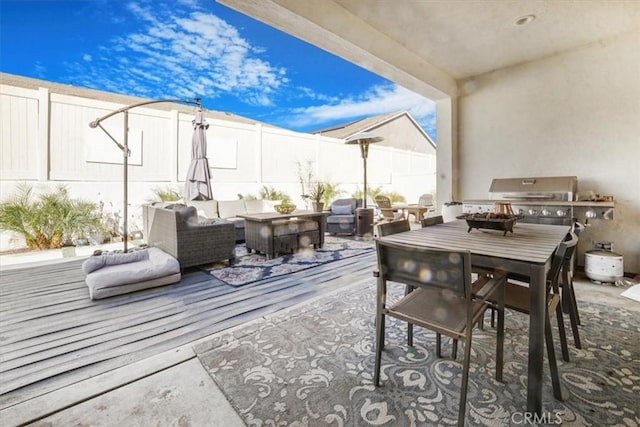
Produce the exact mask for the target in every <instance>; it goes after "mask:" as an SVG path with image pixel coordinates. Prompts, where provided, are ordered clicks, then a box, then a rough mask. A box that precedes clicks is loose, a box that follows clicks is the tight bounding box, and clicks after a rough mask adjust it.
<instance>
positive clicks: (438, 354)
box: [436, 333, 442, 359]
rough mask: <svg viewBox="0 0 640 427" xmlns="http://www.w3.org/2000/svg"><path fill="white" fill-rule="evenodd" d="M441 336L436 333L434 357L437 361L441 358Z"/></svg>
mask: <svg viewBox="0 0 640 427" xmlns="http://www.w3.org/2000/svg"><path fill="white" fill-rule="evenodd" d="M441 349H442V335H440V334H439V333H436V357H437V358H438V359H439V358H441V357H442V351H441Z"/></svg>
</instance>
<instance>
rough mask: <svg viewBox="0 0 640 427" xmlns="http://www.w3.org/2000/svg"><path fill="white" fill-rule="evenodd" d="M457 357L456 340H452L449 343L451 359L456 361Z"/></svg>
mask: <svg viewBox="0 0 640 427" xmlns="http://www.w3.org/2000/svg"><path fill="white" fill-rule="evenodd" d="M457 357H458V340H453V342H452V343H451V358H452V359H453V360H456V358H457Z"/></svg>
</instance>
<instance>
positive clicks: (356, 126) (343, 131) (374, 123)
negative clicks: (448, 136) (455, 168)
mask: <svg viewBox="0 0 640 427" xmlns="http://www.w3.org/2000/svg"><path fill="white" fill-rule="evenodd" d="M402 116H406V117H407V118H408V119H409V120H410V121H411V122H412V123H413V124H414V126H415V127H416V128H417V129H418V130H419V131H420V133H421V134H422V135H423V136H424V137H425V138H426V140H427V141H429V143H430V144H431V145H432V146H433V147H434V148H435V146H436V144H435V142H433V140H432V139H431V138H430V137H429V134H427V133H426V132H425V131H424V129H422V126H420V125H419V124H418V122H416V120H415V119H414V118H413V116H411V114H409V112H408V111H396V112H393V113H387V114H381V115H379V116H372V117H365V118H364V119H360V120H356V121H353V122H347V123H342V124H338V125H334V126H331V127H328V128H324V129H319V130H316V131H313V132H310V133H313V134H319V135H322V136H329V137H331V138H337V139H346V138H348V137H350V136H351V135H355V134H357V133H360V132H367V131H371V130H373V129H376V128H379V127H380V126H382V125H384V124H385V123H389V122H391V121H393V120H396V119H398V118H399V117H402Z"/></svg>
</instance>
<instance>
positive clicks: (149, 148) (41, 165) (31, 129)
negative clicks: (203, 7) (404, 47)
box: [0, 85, 436, 250]
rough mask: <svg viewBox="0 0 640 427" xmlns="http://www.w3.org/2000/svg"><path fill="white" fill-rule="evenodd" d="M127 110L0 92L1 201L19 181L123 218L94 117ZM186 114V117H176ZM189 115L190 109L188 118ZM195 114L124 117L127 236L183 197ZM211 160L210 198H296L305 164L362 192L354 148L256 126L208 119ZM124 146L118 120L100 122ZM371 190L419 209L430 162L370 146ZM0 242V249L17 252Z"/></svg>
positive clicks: (119, 176) (114, 162)
mask: <svg viewBox="0 0 640 427" xmlns="http://www.w3.org/2000/svg"><path fill="white" fill-rule="evenodd" d="M122 107H124V105H121V104H116V103H113V102H108V101H103V100H97V99H90V98H84V97H79V96H70V95H66V94H58V93H53V92H51V91H50V90H49V89H47V88H38V89H25V88H21V87H16V86H9V85H0V129H1V130H0V191H1V193H0V194H1V198H2V200H4V199H6V198H7V197H8V196H9V195H11V194H12V193H13V191H14V189H15V185H16V184H17V183H19V182H28V183H31V184H33V186H34V188H35V190H36V191H47V190H49V189H51V188H53V187H54V186H55V185H57V184H65V185H67V186H68V187H69V189H70V190H71V195H72V196H73V197H80V198H84V199H88V200H92V201H96V202H103V203H104V204H105V207H106V208H105V209H111V210H112V211H113V212H114V213H118V212H121V210H122V203H123V202H122V201H123V185H122V182H123V165H122V153H121V151H120V150H119V148H118V147H117V146H116V145H115V144H114V143H113V141H111V140H110V139H109V138H108V137H107V136H106V135H105V133H104V132H103V131H102V130H101V129H99V128H95V129H94V128H90V127H89V122H91V121H92V120H95V118H96V117H101V116H104V115H105V114H107V113H109V112H111V111H114V110H117V109H119V108H122ZM182 110H183V111H184V109H182ZM193 112H194V113H195V110H194V111H193ZM192 119H193V113H185V112H181V111H178V110H171V111H164V110H161V109H154V108H151V107H139V108H135V109H132V110H130V111H129V135H128V141H129V148H130V149H131V156H130V157H129V170H128V172H129V186H128V189H129V196H128V198H129V204H130V208H129V213H130V215H131V218H130V221H129V223H130V224H129V229H130V230H135V229H136V226H138V225H140V223H141V221H140V215H141V210H140V209H139V208H140V206H141V205H142V204H144V203H146V202H147V201H148V200H150V199H151V198H152V197H153V194H154V192H153V190H154V189H157V188H161V189H167V188H172V189H176V190H180V191H181V190H182V188H183V186H184V177H185V176H186V173H187V168H188V166H189V162H190V160H191V137H192V133H193V130H192V126H191V120H192ZM208 122H209V124H210V126H209V130H208V132H207V140H208V157H209V161H210V166H211V174H212V187H213V194H214V198H216V199H219V200H229V199H236V198H237V197H238V195H239V194H241V195H248V194H251V195H255V196H257V195H258V194H259V191H260V189H261V188H262V186H264V185H266V186H270V187H273V188H275V189H277V190H279V191H284V192H285V193H287V194H288V195H289V196H290V197H291V198H292V200H293V202H294V203H295V204H298V205H300V206H304V201H303V200H302V198H301V197H300V195H301V188H300V183H299V177H298V164H302V165H306V164H311V165H312V167H313V168H314V174H315V176H316V177H317V178H318V179H322V180H328V181H331V182H333V183H338V184H340V188H341V189H342V190H343V191H344V194H343V197H349V196H351V195H352V193H353V192H354V191H355V190H357V189H358V188H360V189H361V188H362V180H363V169H362V168H363V165H362V159H361V157H360V150H359V149H358V147H357V146H351V145H349V146H347V145H344V144H343V142H342V141H341V140H337V139H334V138H328V137H322V136H318V135H311V134H305V133H298V132H293V131H289V130H285V129H280V128H273V127H270V126H266V125H261V124H246V123H239V122H235V121H227V120H220V119H216V118H208ZM102 125H103V126H104V127H105V129H107V130H108V131H109V133H110V134H111V135H113V136H114V137H115V139H116V140H117V141H118V142H120V143H122V139H123V134H124V130H123V126H124V124H123V115H122V114H119V115H115V116H113V117H111V118H109V119H107V120H104V121H103V122H102ZM367 165H368V184H369V186H382V187H383V188H384V189H385V190H388V191H395V192H398V193H400V194H402V195H404V196H405V197H406V198H407V201H408V202H410V203H415V202H417V200H418V197H419V196H420V194H422V193H425V192H434V191H435V171H436V163H435V155H432V154H423V153H416V152H409V151H403V150H399V149H396V148H391V147H383V146H377V145H375V144H374V145H372V146H371V147H370V151H369V158H368V163H367ZM6 234H7V233H3V236H2V241H1V245H0V250H4V249H7V248H9V247H12V246H16V245H18V246H19V245H20V244H21V243H20V242H18V241H15V240H13V237H12V236H7V235H6Z"/></svg>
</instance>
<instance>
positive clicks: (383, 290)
mask: <svg viewBox="0 0 640 427" xmlns="http://www.w3.org/2000/svg"><path fill="white" fill-rule="evenodd" d="M386 299H387V284H386V283H385V281H384V279H383V278H381V277H379V278H378V290H377V298H376V300H377V301H376V362H375V366H374V372H373V385H374V386H376V387H378V386H379V385H380V364H381V359H382V348H383V347H384V326H385V316H384V313H383V311H384V306H385V303H386Z"/></svg>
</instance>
